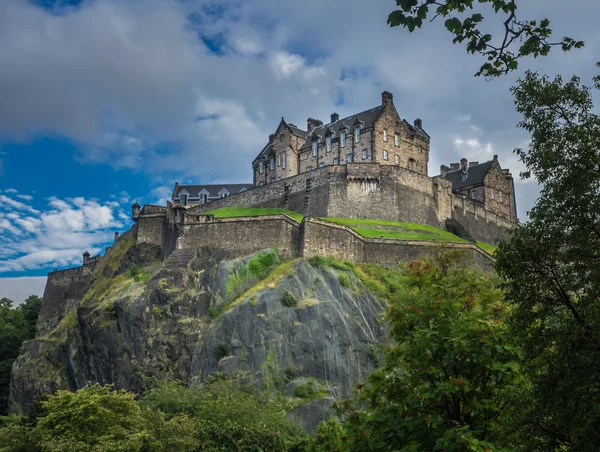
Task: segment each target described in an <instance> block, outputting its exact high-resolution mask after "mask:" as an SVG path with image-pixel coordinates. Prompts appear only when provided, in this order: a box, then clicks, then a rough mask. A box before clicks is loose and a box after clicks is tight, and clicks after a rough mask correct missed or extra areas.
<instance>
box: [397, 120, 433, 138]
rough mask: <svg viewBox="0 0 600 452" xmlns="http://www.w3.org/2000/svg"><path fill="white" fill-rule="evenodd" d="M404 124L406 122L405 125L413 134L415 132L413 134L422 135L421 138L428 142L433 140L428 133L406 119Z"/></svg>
mask: <svg viewBox="0 0 600 452" xmlns="http://www.w3.org/2000/svg"><path fill="white" fill-rule="evenodd" d="M402 122H404V124H405V125H406V127H408V130H410V131H411V132H413V133H415V134H417V135H420V136H422V137H423V138H425V139H427V140H429V139H430V138H431V137H430V136H429V134H428V133H427V132H425V131H424V130H423V129H421V128H420V127H417V126H413V125H412V124H410V123H409V122H408V121H407V120H406V119H403V120H402Z"/></svg>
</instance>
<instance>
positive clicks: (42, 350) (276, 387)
mask: <svg viewBox="0 0 600 452" xmlns="http://www.w3.org/2000/svg"><path fill="white" fill-rule="evenodd" d="M136 242H137V240H136V231H135V229H133V230H132V231H130V232H129V233H127V234H124V235H123V236H122V237H121V238H120V239H119V240H118V241H117V242H116V243H115V245H114V246H113V247H112V248H111V249H110V250H109V251H108V252H107V254H106V256H105V257H104V258H103V259H102V260H101V261H100V262H99V263H98V265H97V267H96V269H95V271H94V273H93V274H92V275H89V277H87V278H81V277H78V278H76V279H73V280H72V281H71V280H69V279H66V280H65V279H61V278H52V279H49V281H48V285H49V286H48V288H47V290H46V293H45V296H44V309H43V310H42V318H41V319H40V321H39V324H38V334H37V337H36V339H35V340H33V341H30V342H28V343H26V344H25V345H24V352H23V353H22V354H21V356H20V357H19V358H18V360H17V361H16V363H15V365H14V367H13V373H12V380H11V395H10V396H11V403H12V409H13V410H14V411H16V412H21V413H23V412H26V411H27V409H28V405H29V404H30V403H31V402H32V400H33V398H34V397H35V396H36V395H38V394H43V393H48V392H53V391H55V390H56V389H60V388H68V389H78V388H81V387H82V386H84V385H86V384H87V383H88V382H99V383H102V384H104V383H114V384H115V385H116V386H117V387H119V388H125V389H128V390H131V391H135V392H138V393H142V392H143V391H144V390H146V389H148V388H150V387H153V386H155V385H157V384H158V383H160V382H162V381H170V380H179V381H182V382H184V383H186V384H188V385H196V384H200V383H201V382H202V381H203V380H204V379H206V378H207V377H208V375H210V374H211V373H213V372H225V373H228V374H240V373H241V374H243V375H245V376H246V378H250V379H251V380H252V381H254V382H255V384H256V385H257V386H258V387H261V388H264V389H267V390H271V391H279V392H283V393H286V394H288V395H289V396H292V397H300V398H305V399H306V402H307V403H306V404H305V405H304V406H301V407H300V408H298V410H297V411H296V412H295V413H291V415H290V416H291V417H292V418H293V419H295V420H296V421H297V422H298V423H300V424H301V425H303V426H304V427H305V428H307V429H311V428H313V427H314V425H315V423H316V422H317V421H318V420H319V418H320V417H323V416H324V415H325V414H324V413H325V410H326V409H327V407H328V406H329V405H330V404H331V402H332V401H333V400H334V399H338V398H340V397H344V396H348V395H349V394H350V392H351V390H352V388H353V386H354V385H355V384H356V383H357V382H359V381H361V380H362V379H363V378H364V377H365V376H366V375H367V374H368V373H369V372H370V371H372V369H373V367H374V365H375V362H374V349H375V346H376V344H378V343H379V342H381V341H382V340H383V338H384V333H385V332H384V326H383V324H382V323H381V319H380V313H381V310H382V307H383V305H382V302H381V301H379V300H378V299H377V298H376V297H375V296H373V295H372V294H370V293H369V291H368V290H367V289H366V288H365V286H364V285H363V284H362V283H361V282H360V281H359V280H358V279H357V278H356V277H355V275H354V273H353V272H352V271H350V269H349V268H348V267H345V266H344V265H340V264H335V263H334V264H331V263H329V264H327V263H325V262H323V261H322V260H311V261H306V260H301V259H296V260H288V261H285V262H281V261H280V259H279V256H278V253H277V250H274V249H266V250H263V251H259V252H257V253H254V254H252V255H249V256H244V257H236V256H232V255H230V254H228V253H226V252H224V251H222V250H219V249H214V248H200V249H194V250H177V251H176V252H174V253H173V254H172V255H171V256H170V257H169V258H168V259H167V260H166V261H164V262H162V261H161V260H160V257H159V256H160V255H161V250H160V248H158V247H156V246H153V245H148V244H138V243H136Z"/></svg>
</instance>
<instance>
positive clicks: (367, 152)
mask: <svg viewBox="0 0 600 452" xmlns="http://www.w3.org/2000/svg"><path fill="white" fill-rule="evenodd" d="M368 158H369V151H368V150H367V149H363V160H365V159H368Z"/></svg>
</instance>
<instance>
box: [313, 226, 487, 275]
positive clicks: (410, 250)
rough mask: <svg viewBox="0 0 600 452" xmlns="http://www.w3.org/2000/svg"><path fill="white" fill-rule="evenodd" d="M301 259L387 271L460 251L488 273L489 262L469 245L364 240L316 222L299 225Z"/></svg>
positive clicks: (342, 228) (343, 230)
mask: <svg viewBox="0 0 600 452" xmlns="http://www.w3.org/2000/svg"><path fill="white" fill-rule="evenodd" d="M303 229H304V243H303V247H302V256H303V257H304V258H310V257H312V256H324V257H325V256H331V257H335V258H338V259H345V260H349V261H352V262H358V263H371V264H377V265H381V266H384V267H390V266H394V265H397V264H399V263H400V262H410V261H413V260H415V259H420V258H424V257H435V256H437V255H439V254H440V253H443V252H446V251H463V252H464V253H465V254H466V255H468V256H469V257H470V258H471V259H472V260H473V261H472V263H473V264H474V265H475V266H477V267H479V268H481V269H484V270H490V269H491V267H492V262H493V259H492V258H491V257H490V256H489V255H488V254H486V253H485V252H484V251H482V250H480V249H479V248H477V247H476V246H474V245H472V244H470V243H435V242H427V241H407V240H394V239H375V238H365V237H362V236H361V235H359V234H357V233H356V232H354V231H353V230H352V229H350V228H347V227H346V226H342V225H335V224H331V223H327V222H323V221H320V220H315V219H309V220H307V221H305V222H304V223H303Z"/></svg>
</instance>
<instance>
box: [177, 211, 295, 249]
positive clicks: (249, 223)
mask: <svg viewBox="0 0 600 452" xmlns="http://www.w3.org/2000/svg"><path fill="white" fill-rule="evenodd" d="M299 245H300V225H299V224H298V223H297V222H295V221H294V220H292V219H291V218H288V217H286V216H284V215H265V216H262V217H251V218H223V219H218V220H215V221H214V222H211V223H204V222H202V223H201V222H199V223H191V224H190V223H188V224H185V225H183V226H181V227H180V231H179V237H178V238H177V249H192V248H199V247H205V246H207V247H213V248H218V249H221V250H223V251H225V252H227V253H228V254H229V255H231V256H244V255H247V254H250V253H252V252H254V251H257V250H260V249H265V248H271V247H275V246H277V247H278V249H279V254H280V256H281V257H282V258H284V259H290V258H292V257H296V256H298V255H299V254H300V250H299Z"/></svg>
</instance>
